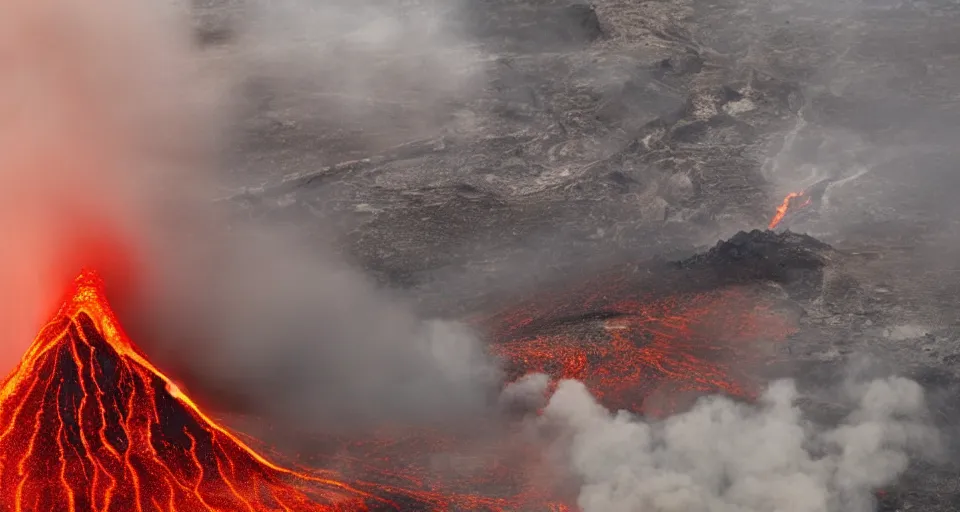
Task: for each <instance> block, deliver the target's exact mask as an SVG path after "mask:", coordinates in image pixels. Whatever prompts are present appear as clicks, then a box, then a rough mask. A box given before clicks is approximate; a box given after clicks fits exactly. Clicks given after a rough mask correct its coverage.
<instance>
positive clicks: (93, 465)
mask: <svg viewBox="0 0 960 512" xmlns="http://www.w3.org/2000/svg"><path fill="white" fill-rule="evenodd" d="M0 429H2V431H0V510H2V511H12V512H27V511H29V512H52V511H64V512H87V511H91V512H92V511H97V512H130V511H136V512H142V511H161V512H199V511H223V512H227V511H229V512H233V511H245V512H262V511H268V510H269V511H274V510H276V511H288V512H289V511H298V512H299V511H313V512H319V511H363V510H436V511H440V510H443V511H447V510H462V511H481V510H482V511H494V512H499V511H506V510H518V509H528V507H527V505H530V504H533V506H534V509H536V507H539V509H540V510H551V511H555V512H571V511H572V510H573V509H571V508H568V507H566V506H565V505H562V504H555V503H552V502H550V501H549V500H547V499H546V496H545V495H540V494H535V493H531V492H530V491H529V490H528V489H524V490H522V491H520V492H519V493H517V494H515V495H514V496H512V497H509V498H494V497H488V496H483V495H476V494H470V493H467V492H446V491H445V490H435V489H434V486H431V485H428V484H427V483H426V481H425V480H424V479H423V478H421V477H420V475H407V474H405V471H407V470H408V469H409V468H406V467H405V468H404V470H403V471H399V472H397V471H396V470H395V469H393V471H394V472H393V473H392V474H393V476H394V477H395V478H392V480H393V481H396V482H399V483H400V485H390V484H376V483H371V482H366V481H357V482H353V483H351V484H347V483H345V482H343V481H342V480H341V478H339V477H338V475H336V474H333V473H332V472H327V471H312V470H311V471H293V470H290V469H285V468H282V467H280V466H278V465H276V464H274V463H272V462H270V461H269V460H267V459H266V458H264V457H263V456H261V455H259V454H257V453H256V452H255V451H254V450H252V449H251V448H250V447H249V446H248V445H246V444H245V443H243V442H242V441H241V440H240V439H239V437H238V436H237V435H235V434H232V433H231V432H229V431H228V430H226V429H225V428H224V427H222V426H220V425H218V424H217V423H216V422H215V421H213V420H212V419H211V418H210V417H208V416H206V415H205V414H204V413H203V412H202V411H201V410H200V409H199V408H198V407H197V405H196V404H195V403H193V402H192V401H191V400H190V399H189V398H188V397H187V396H185V395H184V394H183V393H182V392H181V391H180V390H179V389H178V388H177V387H176V386H175V385H174V384H173V383H172V382H171V380H170V379H169V378H167V377H166V376H164V375H163V373H161V372H160V371H159V370H158V369H157V368H155V367H154V366H153V365H152V364H151V363H150V362H149V361H147V359H146V357H145V356H144V355H143V354H142V353H141V352H140V351H139V350H138V349H137V348H136V347H135V346H134V345H133V344H132V343H131V342H130V341H129V339H128V338H127V337H126V335H125V334H124V333H123V331H122V330H121V328H120V325H119V323H118V322H117V319H116V317H115V316H114V315H113V313H112V311H111V310H110V307H109V306H108V304H107V302H106V300H105V296H104V294H103V286H102V282H101V280H100V279H99V277H98V276H97V275H96V274H95V273H93V272H91V271H84V272H83V273H81V275H80V276H79V277H77V278H76V280H75V282H74V283H73V286H72V287H71V289H70V291H69V294H68V297H67V299H66V300H65V301H64V303H63V305H62V306H61V307H60V309H59V311H58V312H57V313H56V315H55V316H54V318H53V320H51V321H50V322H49V323H48V324H47V325H46V326H44V327H43V329H42V330H41V332H40V334H39V335H38V336H37V338H36V340H35V341H34V343H33V345H31V347H30V348H29V349H28V351H27V353H26V355H25V356H24V358H23V360H22V361H21V363H20V365H19V366H18V367H17V369H16V370H15V371H14V372H13V373H12V374H11V375H10V376H9V377H8V378H7V380H6V381H5V382H4V383H3V385H2V388H0ZM387 444H389V443H387ZM369 473H371V472H369V471H368V474H369ZM372 473H376V474H377V476H378V477H381V479H382V480H384V478H383V477H385V476H389V475H387V473H388V472H387V471H379V472H378V471H373V472H372Z"/></svg>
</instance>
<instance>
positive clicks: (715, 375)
mask: <svg viewBox="0 0 960 512" xmlns="http://www.w3.org/2000/svg"><path fill="white" fill-rule="evenodd" d="M590 300H595V299H593V298H591V299H588V303H585V304H584V305H583V306H582V307H583V308H590V307H591V304H590V303H589V301H590ZM594 307H595V306H594ZM586 310H588V311H589V309H586ZM597 311H598V312H597V313H596V314H595V315H594V317H593V318H591V317H583V318H581V323H582V324H584V326H587V330H586V332H581V333H579V334H576V335H571V334H569V331H570V329H569V328H564V329H560V330H559V331H560V332H557V333H550V332H547V333H543V332H534V333H532V334H530V335H523V334H520V335H518V333H525V332H527V331H528V329H527V327H528V326H529V324H530V321H531V320H530V317H525V316H524V315H523V314H518V313H514V316H513V317H512V318H511V319H509V320H508V321H507V322H508V326H507V328H506V329H505V330H503V331H501V332H500V333H499V336H500V338H501V340H500V342H499V343H497V344H495V345H494V346H493V351H494V352H495V353H496V354H498V355H499V356H500V357H502V358H503V359H504V360H505V362H506V364H507V366H508V367H509V368H511V369H512V374H513V376H515V377H519V376H520V375H523V374H525V373H529V372H544V373H547V374H549V375H550V376H552V377H553V378H556V379H561V378H562V379H577V380H580V381H583V382H584V383H585V384H586V385H587V386H588V387H589V388H590V390H591V392H592V393H593V394H594V395H595V396H596V397H597V398H598V400H600V401H601V402H602V403H603V404H604V405H606V406H607V407H612V408H622V409H626V410H630V411H634V412H644V413H647V414H653V415H662V414H667V413H670V412H674V411H675V410H677V409H678V408H680V407H682V406H683V405H684V404H682V403H678V401H681V400H684V399H685V398H692V397H694V396H699V395H702V394H706V393H725V394H728V395H733V396H739V397H743V398H752V397H754V396H756V393H757V392H758V391H759V389H760V386H761V384H762V383H761V382H759V381H758V380H757V379H755V378H753V377H752V376H751V373H750V371H751V370H753V369H756V368H759V367H761V366H763V365H764V364H765V363H767V362H769V361H770V360H771V358H772V354H773V353H774V350H775V348H776V343H777V342H779V341H782V340H784V339H785V338H786V337H787V336H789V335H790V334H792V333H793V332H795V329H796V328H795V325H794V324H793V322H792V321H791V320H789V319H788V318H786V317H785V316H784V315H783V314H782V313H780V312H778V311H776V308H775V307H774V305H773V304H770V303H769V301H765V300H764V299H763V298H761V297H757V296H755V294H752V293H749V292H748V291H746V290H740V289H735V288H728V289H724V290H719V291H713V292H702V293H688V294H678V295H675V296H667V297H665V298H650V299H619V300H613V302H612V303H610V304H609V305H605V306H603V307H602V308H601V309H598V310H597ZM591 324H592V327H589V326H590V325H591ZM537 331H541V330H540V329H538V330H537Z"/></svg>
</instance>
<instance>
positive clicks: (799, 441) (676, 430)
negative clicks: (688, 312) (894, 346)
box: [511, 377, 940, 512]
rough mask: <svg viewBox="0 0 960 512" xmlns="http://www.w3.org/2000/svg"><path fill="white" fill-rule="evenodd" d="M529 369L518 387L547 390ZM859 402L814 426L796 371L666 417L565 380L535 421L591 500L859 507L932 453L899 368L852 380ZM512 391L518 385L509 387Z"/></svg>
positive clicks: (751, 511) (815, 511)
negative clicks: (747, 393) (895, 373)
mask: <svg viewBox="0 0 960 512" xmlns="http://www.w3.org/2000/svg"><path fill="white" fill-rule="evenodd" d="M546 382H547V381H546V379H544V378H542V377H539V378H538V377H532V378H530V379H526V380H524V381H523V383H522V384H521V387H522V388H523V389H522V390H514V391H513V392H511V394H512V395H517V394H520V395H527V396H543V395H542V393H543V392H544V387H543V386H545V385H546ZM839 395H840V396H841V397H842V398H843V399H845V400H848V401H850V403H851V404H852V405H853V412H851V413H850V414H849V415H848V416H847V417H846V418H845V419H844V420H843V421H842V422H841V423H840V425H839V426H835V427H829V428H828V427H818V426H817V425H815V424H814V423H813V422H812V421H810V419H809V418H807V417H805V415H804V413H803V412H802V411H801V409H800V408H799V407H798V405H797V401H798V398H799V395H798V392H797V388H796V386H795V384H794V383H793V382H792V381H790V380H781V381H776V382H774V383H772V384H771V385H770V386H769V388H768V389H767V390H766V392H765V393H764V394H763V396H762V397H761V398H760V400H759V401H758V402H757V403H756V404H744V403H738V402H735V401H733V400H731V399H728V398H725V397H720V396H712V397H706V398H703V399H701V400H700V401H699V402H698V403H697V404H696V405H695V406H694V407H693V408H692V409H691V410H689V411H687V412H683V413H680V414H677V415H674V416H671V417H669V418H667V419H665V420H662V421H652V420H645V419H643V418H639V417H636V416H634V415H632V414H630V413H627V412H625V411H619V412H616V413H614V412H610V411H608V410H606V409H605V408H604V407H603V406H601V405H599V404H598V403H597V402H596V401H595V400H594V398H593V397H592V396H591V395H590V393H589V391H588V390H587V389H586V387H584V385H583V384H582V383H580V382H577V381H561V382H560V383H559V384H558V387H557V389H556V392H555V393H554V394H553V395H552V397H550V399H549V402H548V403H547V405H546V408H545V409H544V413H543V415H542V416H541V417H539V418H537V420H536V421H537V422H538V425H539V427H540V428H548V427H549V428H550V429H559V431H560V432H561V433H562V434H561V435H560V438H559V440H556V441H555V443H556V446H557V448H558V449H559V450H560V452H561V453H562V454H563V455H562V457H563V459H564V460H566V462H567V464H568V466H569V468H570V470H571V472H572V473H573V475H574V476H575V477H577V478H578V479H579V480H580V481H581V483H582V484H581V487H580V492H579V498H578V504H579V506H580V507H582V509H583V511H584V512H640V511H642V512H701V511H702V512H769V511H780V512H841V511H842V512H861V511H869V510H873V509H874V505H875V503H874V498H873V491H875V490H877V489H879V488H881V487H882V486H884V485H887V484H890V483H892V482H893V481H894V480H895V479H896V478H897V477H898V476H899V475H900V474H901V473H902V472H903V471H904V470H905V469H906V468H907V465H908V463H909V461H910V459H909V456H910V455H915V454H920V455H924V454H927V455H932V454H933V453H934V452H935V450H936V449H937V447H938V446H939V443H940V439H939V436H938V434H937V432H936V430H934V429H933V428H931V427H930V426H929V423H928V422H927V408H926V405H925V401H924V392H923V389H922V388H921V387H920V386H919V385H918V384H917V383H915V382H913V381H911V380H908V379H904V378H886V379H878V380H873V381H870V382H865V383H848V384H847V385H846V386H845V387H844V388H843V390H842V392H841V393H839ZM514 399H516V397H514Z"/></svg>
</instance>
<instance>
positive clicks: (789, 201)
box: [767, 192, 810, 229]
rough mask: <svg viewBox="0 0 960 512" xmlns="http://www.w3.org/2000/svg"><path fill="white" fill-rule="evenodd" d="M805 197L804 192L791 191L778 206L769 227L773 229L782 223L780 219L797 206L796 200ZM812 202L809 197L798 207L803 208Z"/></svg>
mask: <svg viewBox="0 0 960 512" xmlns="http://www.w3.org/2000/svg"><path fill="white" fill-rule="evenodd" d="M801 197H804V193H803V192H790V193H789V194H787V195H786V197H784V198H783V202H782V203H780V206H778V207H777V213H775V214H774V215H773V218H772V219H770V224H768V225H767V229H773V228H775V227H777V225H778V224H780V221H782V220H783V218H784V217H785V216H786V215H787V212H788V211H790V208H792V207H794V206H796V205H794V204H793V203H794V200H795V199H799V198H801ZM809 204H810V198H809V197H808V198H807V200H806V201H804V202H803V203H800V205H799V206H798V208H803V207H805V206H807V205H809Z"/></svg>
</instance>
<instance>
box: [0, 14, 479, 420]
mask: <svg viewBox="0 0 960 512" xmlns="http://www.w3.org/2000/svg"><path fill="white" fill-rule="evenodd" d="M286 5H287V8H286V9H285V10H282V11H278V12H282V13H283V15H282V16H281V15H279V14H277V15H274V16H273V17H272V18H271V19H270V20H265V19H263V17H264V15H263V11H257V10H256V9H253V10H252V11H251V12H252V14H250V15H249V16H248V17H246V18H243V19H245V20H247V21H248V22H249V23H250V27H251V28H250V29H249V32H246V33H245V34H247V35H245V36H244V37H243V38H242V41H241V42H240V43H238V46H237V47H236V48H234V49H233V50H231V51H232V52H233V53H232V54H229V52H227V53H228V54H229V56H221V57H222V58H221V59H220V60H217V59H218V57H217V56H216V55H214V56H211V55H209V54H208V55H203V54H201V53H200V52H199V50H198V48H197V47H196V46H195V45H194V44H193V40H192V37H191V31H190V28H191V27H190V24H189V23H188V21H189V20H188V16H186V14H187V13H186V12H185V11H177V10H175V9H168V7H170V5H168V4H166V3H164V2H160V3H156V2H150V1H143V2H138V1H125V2H115V1H108V2H102V3H99V4H97V5H96V6H90V5H88V4H87V3H85V2H80V1H77V0H38V1H33V2H15V3H14V4H13V5H12V6H8V7H9V8H4V9H3V12H2V15H0V28H2V29H3V30H0V32H2V35H0V69H2V70H3V71H4V76H7V77H9V78H10V79H9V80H5V81H4V82H3V85H2V86H0V107H2V110H3V111H4V115H3V116H0V148H2V149H3V151H0V168H2V173H0V178H2V179H3V186H2V187H0V190H2V192H0V194H2V195H3V197H2V199H3V201H0V203H2V204H0V229H2V230H3V231H2V235H3V236H4V243H5V247H6V249H5V250H4V256H3V258H2V259H0V263H2V265H0V278H2V280H3V281H4V283H5V286H4V288H3V291H2V293H0V306H2V307H0V320H2V326H3V329H4V332H3V333H2V334H3V335H4V336H3V339H4V343H5V345H4V346H3V347H2V350H0V365H2V366H4V367H5V370H6V369H9V368H11V367H12V366H13V365H14V362H15V361H16V360H17V358H18V357H19V356H20V355H21V354H22V353H23V352H24V351H25V349H26V347H27V346H28V345H29V343H30V340H31V338H32V336H33V334H34V333H36V332H37V330H38V329H39V327H40V326H41V325H42V324H43V322H44V321H45V318H44V317H45V315H48V314H49V312H50V311H51V310H53V308H54V306H55V302H56V300H57V298H58V295H59V294H60V293H61V292H62V290H63V289H65V288H66V286H67V285H68V283H69V282H70V280H71V279H72V277H73V276H74V275H75V274H76V272H78V271H79V269H80V267H81V266H93V267H94V268H96V269H97V270H99V271H100V272H101V273H102V274H103V275H104V277H105V279H106V280H107V284H108V287H109V290H108V292H109V294H110V297H111V299H112V302H113V303H114V307H115V308H116V309H118V311H119V313H120V316H121V319H122V321H123V323H124V324H125V325H126V326H127V327H128V330H130V331H131V334H132V335H133V339H134V340H136V341H137V342H138V343H139V344H141V345H143V346H144V349H145V350H146V351H147V352H148V353H149V354H150V355H151V356H152V357H155V358H156V360H157V362H158V364H159V366H160V367H161V368H164V369H168V370H172V371H171V373H173V374H174V376H176V377H183V379H182V380H184V381H185V384H186V386H185V388H186V389H187V391H188V392H191V393H196V392H197V389H198V388H199V389H200V390H201V391H203V390H206V391H208V392H209V391H211V390H212V391H219V390H223V389H225V390H228V391H229V392H230V394H231V395H235V396H236V398H237V400H238V401H240V402H243V404H245V405H247V406H248V407H250V408H252V409H254V410H255V411H256V412H260V413H268V414H270V415H272V416H273V417H279V418H284V419H288V420H300V421H302V422H304V423H308V424H309V425H310V426H313V427H316V426H319V425H328V424H331V423H336V424H337V425H347V424H350V425H355V424H366V423H367V422H372V423H381V422H383V421H388V420H390V419H398V420H399V419H405V420H410V421H411V422H417V421H434V420H439V419H444V418H446V417H449V416H453V417H461V416H466V415H468V414H467V413H469V412H470V411H476V410H480V409H482V408H484V407H485V406H486V404H487V402H488V387H487V386H490V385H491V383H492V382H495V381H496V379H497V375H496V370H495V367H494V366H493V365H492V364H491V363H489V362H488V361H487V359H486V356H485V355H484V354H483V352H482V350H481V348H480V345H479V343H478V340H477V338H476V337H475V336H473V335H472V334H471V333H469V332H468V331H467V330H466V329H465V328H464V327H462V326H460V325H457V324H451V323H444V322H434V321H430V320H429V319H422V318H419V317H418V316H417V315H416V314H415V313H414V312H413V310H412V308H410V307H408V306H407V305H406V304H404V303H403V302H402V301H399V300H397V299H396V298H394V297H391V296H390V295H389V294H388V293H386V292H384V291H382V290H380V289H379V288H378V287H377V286H376V285H375V283H373V282H372V281H371V280H370V279H368V278H367V277H366V276H365V275H364V274H363V273H362V272H361V271H359V270H357V269H356V268H354V267H353V266H352V265H351V264H350V263H349V262H347V261H346V260H344V259H342V258H340V257H339V256H337V255H336V251H335V250H333V249H331V248H330V247H329V246H330V245H331V244H330V243H329V241H327V240H323V239H320V240H317V239H313V240H310V241H305V238H306V237H305V236H304V234H303V233H302V232H300V230H297V231H291V230H287V229H281V227H279V226H278V225H276V224H268V223H266V222H252V221H247V220H244V219H240V218H237V216H236V215H234V213H235V212H231V211H228V210H225V209H220V208H219V207H218V206H215V203H214V202H213V200H212V199H213V198H214V197H215V196H217V195H218V194H220V193H221V190H222V188H223V187H224V186H226V182H225V181H224V180H223V176H222V175H221V174H220V173H219V172H218V171H219V170H220V169H218V165H217V164H216V159H215V155H216V154H217V151H218V150H219V149H220V147H219V144H220V143H223V142H226V143H227V144H229V143H231V141H230V140H229V139H227V140H225V141H224V140H223V139H218V138H217V137H216V135H217V134H219V133H220V128H221V127H220V126H219V124H218V122H219V121H221V120H222V119H223V118H221V117H220V115H221V114H225V112H228V111H226V110H224V109H229V108H233V107H235V106H236V103H235V102H233V101H230V99H229V98H228V99H227V100H226V101H224V100H223V95H225V94H227V93H229V92H230V91H233V90H235V89H234V86H236V85H237V84H238V82H237V81H238V80H240V79H242V78H243V77H246V76H248V75H250V74H253V72H252V71H251V70H250V69H249V66H251V65H253V64H252V63H255V64H257V65H258V66H261V67H262V68H263V70H265V72H266V73H267V74H270V75H272V76H275V77H278V80H280V82H283V79H284V78H289V80H288V82H287V83H295V84H297V85H298V86H299V87H301V89H300V91H301V93H302V94H301V95H300V96H298V98H299V99H300V100H301V103H298V104H302V105H308V104H310V102H309V101H308V100H309V99H310V98H311V97H312V96H311V95H312V94H314V93H316V94H321V93H324V92H325V91H327V90H328V87H327V86H328V85H330V82H329V80H332V78H330V77H333V76H334V74H336V76H337V77H338V79H339V80H346V82H344V83H343V84H341V85H343V86H344V87H346V88H348V89H349V90H350V91H351V93H352V94H354V95H357V96H356V97H357V98H358V100H362V99H363V96H364V95H370V94H372V91H373V90H374V89H375V88H376V87H375V86H376V85H377V84H376V83H375V82H376V80H374V77H380V79H385V78H386V75H383V74H381V72H386V71H384V70H387V71H389V70H393V71H394V72H398V73H399V72H400V71H401V70H402V69H403V67H404V66H403V65H400V64H398V63H397V61H396V60H391V58H390V57H389V56H387V55H386V54H385V53H384V52H386V49H387V48H392V49H393V50H395V51H397V52H399V53H398V54H397V56H398V58H399V57H410V58H414V57H417V58H419V59H420V60H421V62H423V64H424V65H423V66H420V67H414V68H411V71H409V72H408V73H407V74H405V75H403V78H406V79H407V80H406V81H404V80H400V79H399V78H398V77H396V76H393V77H391V79H390V81H391V83H392V84H393V85H394V87H393V88H391V89H389V90H385V91H382V95H381V96H379V97H378V98H377V99H388V100H396V101H401V100H402V99H403V95H404V94H406V93H408V92H411V91H414V90H415V89H416V88H417V86H419V85H425V84H432V85H433V86H434V87H440V88H454V89H455V88H456V87H457V85H456V84H457V82H456V80H455V79H453V78H449V77H450V76H451V75H450V73H451V72H450V71H449V69H447V68H445V67H444V66H441V65H440V63H442V62H443V60H437V58H434V57H431V56H430V55H429V52H428V51H427V50H429V49H431V48H432V49H441V48H444V49H445V50H447V51H448V52H449V51H451V50H450V49H451V48H452V47H453V46H452V45H451V43H450V40H449V39H445V38H442V37H440V36H436V35H435V33H436V32H430V33H428V34H427V35H423V34H420V33H419V32H417V31H418V30H421V29H423V28H424V27H423V26H422V25H418V24H414V25H411V24H409V23H406V22H403V21H402V20H400V19H399V18H396V17H395V16H394V14H392V13H391V12H389V11H388V10H386V8H382V9H381V10H379V11H377V12H378V13H379V14H378V15H377V16H373V15H372V14H371V13H372V12H373V11H372V9H373V4H370V5H368V6H366V7H364V8H363V9H361V8H360V7H359V6H356V9H359V10H357V11H351V10H349V9H347V5H348V4H347V3H346V2H344V3H342V4H341V5H336V4H334V3H329V2H327V3H324V4H323V5H315V4H314V3H306V2H299V3H297V2H290V3H288V4H286ZM351 5H352V4H351ZM181 7H183V6H181ZM351 9H353V8H351ZM348 11H349V12H353V13H354V14H357V16H355V17H354V18H353V20H354V21H355V22H359V21H361V20H367V21H368V22H369V23H371V24H372V26H368V25H367V24H361V25H359V26H357V25H356V24H353V25H351V24H349V23H346V21H347V20H346V16H347V13H348ZM361 11H362V12H361ZM258 16H259V18H258ZM371 20H372V21H371ZM391 20H395V22H393V23H391ZM258 21H259V22H261V23H260V24H259V25H257V23H255V22H258ZM268 21H269V23H268ZM293 21H297V22H298V23H299V25H296V26H289V27H288V28H289V29H290V30H285V28H284V23H292V22H293ZM267 26H269V27H270V28H269V30H268V29H267V28H264V27H267ZM334 28H336V29H337V30H334ZM282 34H285V35H286V36H288V37H292V38H293V40H291V41H292V42H296V43H298V44H297V45H292V44H290V45H284V44H280V43H282V42H283V41H284V39H283V38H281V37H280V35H282ZM418 34H419V35H418ZM304 38H305V39H306V40H305V41H304V40H302V39H304ZM331 38H332V39H331ZM278 41H279V42H278ZM311 42H312V43H316V44H314V45H313V46H311V45H310V44H306V45H303V44H299V43H311ZM334 43H336V44H335V46H336V48H335V49H334V48H333V47H332V46H330V45H334ZM318 45H319V47H320V49H321V50H323V48H327V49H326V50H323V51H315V50H316V49H317V47H318ZM324 45H326V46H324ZM294 47H295V48H296V49H297V50H296V51H294ZM268 50H269V51H268ZM297 52H300V53H297ZM331 52H332V53H331ZM441 53H442V52H441ZM338 55H339V56H341V57H342V56H345V55H350V58H349V59H347V60H345V61H343V62H349V63H350V67H346V68H338V69H332V68H331V66H332V65H333V63H334V62H338V60H337V59H336V58H335V57H336V56H338ZM444 55H445V54H444ZM461 62H463V61H461ZM214 64H217V65H218V66H219V67H217V66H214ZM234 65H238V66H239V67H238V68H236V69H234V68H231V66H234ZM244 66H246V67H244ZM293 71H299V74H297V73H293ZM334 72H336V73H334ZM320 78H327V79H328V80H327V81H323V80H320ZM361 85H363V86H361ZM281 90H283V89H282V88H281ZM431 94H432V93H428V94H426V96H425V97H430V96H431ZM384 95H385V96H384ZM434 96H436V95H434ZM337 101H339V100H337ZM425 108H426V109H427V110H429V108H428V107H425ZM353 112H354V111H353V110H351V109H347V110H341V111H339V113H340V114H341V115H348V114H349V115H352V113H353ZM311 113H315V114H317V115H320V113H318V112H311ZM357 115H359V114H357ZM268 167H269V166H268ZM266 171H269V172H271V173H272V174H273V175H274V176H275V175H276V173H277V170H276V169H272V168H270V169H266ZM221 206H222V205H221ZM312 233H315V232H313V231H312ZM494 394H495V393H494ZM201 395H203V393H201ZM200 398H201V400H200V401H201V402H204V403H209V402H214V400H205V399H203V398H204V396H201V397H200Z"/></svg>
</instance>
